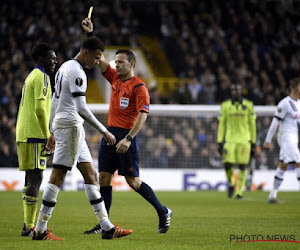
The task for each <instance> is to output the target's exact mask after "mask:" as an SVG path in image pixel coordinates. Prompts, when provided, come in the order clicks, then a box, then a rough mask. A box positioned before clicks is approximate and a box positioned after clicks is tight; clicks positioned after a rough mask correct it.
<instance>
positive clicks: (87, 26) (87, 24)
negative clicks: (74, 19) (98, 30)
mask: <svg viewBox="0 0 300 250" xmlns="http://www.w3.org/2000/svg"><path fill="white" fill-rule="evenodd" d="M81 26H82V28H83V30H84V31H85V32H86V33H90V32H93V30H94V25H93V22H92V21H91V20H90V19H89V18H85V19H83V20H82V22H81ZM107 67H108V62H107V61H106V59H105V57H104V55H103V54H102V56H101V59H100V61H99V68H100V70H101V73H103V72H105V71H106V69H107Z"/></svg>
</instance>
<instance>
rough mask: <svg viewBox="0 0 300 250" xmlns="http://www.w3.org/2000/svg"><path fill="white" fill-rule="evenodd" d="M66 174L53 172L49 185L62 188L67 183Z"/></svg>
mask: <svg viewBox="0 0 300 250" xmlns="http://www.w3.org/2000/svg"><path fill="white" fill-rule="evenodd" d="M65 177H66V172H59V173H58V172H53V171H52V173H51V176H50V179H49V183H51V184H54V185H56V186H57V187H59V188H60V187H61V186H62V184H63V183H64V181H65Z"/></svg>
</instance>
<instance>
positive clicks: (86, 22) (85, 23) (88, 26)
mask: <svg viewBox="0 0 300 250" xmlns="http://www.w3.org/2000/svg"><path fill="white" fill-rule="evenodd" d="M81 26H82V28H83V30H84V31H85V32H86V33H89V32H93V30H94V26H93V22H92V21H91V20H90V19H89V18H87V17H86V18H85V19H83V20H82V22H81Z"/></svg>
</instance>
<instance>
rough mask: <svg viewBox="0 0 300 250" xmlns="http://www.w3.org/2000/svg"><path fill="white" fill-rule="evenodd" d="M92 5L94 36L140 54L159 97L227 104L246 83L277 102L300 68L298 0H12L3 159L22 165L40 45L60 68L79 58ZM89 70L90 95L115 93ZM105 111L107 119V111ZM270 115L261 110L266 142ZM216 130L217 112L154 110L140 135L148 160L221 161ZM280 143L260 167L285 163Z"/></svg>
mask: <svg viewBox="0 0 300 250" xmlns="http://www.w3.org/2000/svg"><path fill="white" fill-rule="evenodd" d="M91 4H93V5H94V12H93V14H92V20H93V22H94V28H95V35H97V36H98V37H100V38H101V39H102V40H103V42H104V44H105V45H106V47H107V48H108V49H112V50H113V49H115V48H116V47H129V48H132V49H138V50H139V51H140V52H141V54H142V58H143V60H144V61H145V65H146V66H145V69H147V70H148V71H147V72H150V73H149V74H146V73H145V72H144V71H143V70H141V71H138V72H137V74H138V76H140V77H141V78H143V79H144V80H145V82H146V83H147V86H148V88H149V92H150V95H151V103H152V104H182V105H184V104H190V105H218V104H220V103H221V102H222V101H223V100H225V99H227V98H228V97H229V93H230V91H229V86H230V83H231V82H239V83H241V84H242V86H243V95H244V96H245V97H246V98H249V99H250V100H253V102H254V104H255V105H276V104H277V103H278V101H279V100H280V99H281V98H283V97H284V96H285V95H287V94H288V81H289V80H290V79H291V78H292V77H295V76H298V75H299V68H300V64H299V62H300V57H299V45H300V22H299V12H298V11H297V9H299V8H298V7H299V2H297V1H258V0H257V1H255V0H250V1H233V0H231V1H208V0H205V1H200V2H199V1H194V0H177V1H159V0H157V1H141V0H140V1H139V0H127V1H126V0H118V1H108V0H104V1H95V2H94V3H92V2H91V1H70V0H60V1H30V0H24V1H19V0H16V1H8V0H4V1H2V2H1V11H0V13H1V26H0V38H1V43H0V47H1V52H0V59H1V65H0V102H1V109H0V119H1V122H0V138H1V142H0V159H1V160H0V167H2V168H4V167H5V168H7V167H9V168H17V167H18V163H17V154H16V145H15V123H16V116H17V111H18V105H19V100H20V95H21V89H22V85H23V81H24V79H25V77H26V75H27V74H28V73H29V72H30V71H31V69H32V68H33V67H34V63H33V61H32V60H31V59H30V50H31V48H32V47H33V45H34V44H35V43H36V42H38V41H46V42H48V43H49V44H51V45H52V46H53V47H54V49H55V51H56V53H57V56H58V62H59V64H58V67H59V66H60V65H61V64H62V63H63V62H64V61H65V60H68V59H70V58H72V57H73V56H74V55H75V54H76V53H77V51H78V50H79V46H80V42H81V41H82V39H83V38H84V37H85V34H84V33H83V31H82V29H81V27H80V23H81V20H82V19H83V18H84V17H85V16H86V15H87V10H88V8H89V6H90V5H91ZM138 64H139V62H138ZM87 74H88V76H89V90H88V93H87V97H88V102H90V103H91V102H92V103H95V102H100V103H101V102H105V100H107V98H109V96H108V97H107V93H106V91H105V90H104V89H103V81H102V80H100V81H99V78H98V77H97V76H98V75H99V72H98V71H97V70H93V71H87ZM52 77H53V76H52ZM97 79H98V80H97ZM52 82H53V81H52ZM98 118H99V119H100V120H101V122H103V123H104V124H106V118H107V117H106V115H105V114H104V115H99V116H98ZM270 119H271V118H270V117H269V116H266V117H259V118H258V122H257V126H258V145H260V144H261V142H262V141H263V140H264V138H265V134H266V131H267V129H268V126H269V124H270ZM86 130H87V141H88V143H89V145H90V148H91V150H92V154H93V157H94V158H95V159H96V158H97V155H98V147H99V142H100V140H101V136H100V135H99V134H98V133H96V131H95V130H93V129H92V128H91V127H89V126H88V125H87V126H86ZM216 130H217V118H216V117H203V116H194V117H191V116H183V117H176V116H174V117H172V116H171V117H170V116H166V117H163V116H162V117H157V116H150V117H149V119H148V120H147V122H146V125H145V126H144V128H143V130H142V131H141V133H140V137H139V139H140V144H141V147H142V150H141V167H142V168H188V169H190V168H193V169H201V168H213V169H222V165H221V158H220V156H219V154H218V152H217V147H216V143H215V142H216ZM274 142H275V140H274ZM274 145H275V147H274V149H273V151H272V152H270V153H268V154H266V152H263V151H260V153H259V154H258V155H257V159H256V160H257V161H256V168H259V169H275V168H276V166H277V152H278V147H277V146H276V142H275V143H274ZM50 165H51V164H50Z"/></svg>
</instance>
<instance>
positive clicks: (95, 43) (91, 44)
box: [81, 36, 104, 52]
mask: <svg viewBox="0 0 300 250" xmlns="http://www.w3.org/2000/svg"><path fill="white" fill-rule="evenodd" d="M81 49H87V50H97V49H100V50H101V51H102V52H103V51H104V45H103V43H102V41H101V40H100V39H99V38H97V37H95V36H93V37H89V38H87V39H85V40H84V41H83V43H82V45H81Z"/></svg>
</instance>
